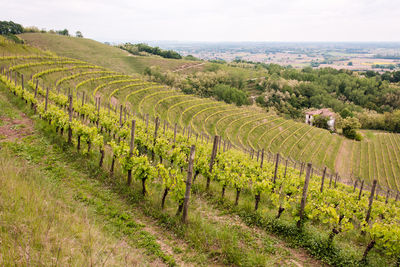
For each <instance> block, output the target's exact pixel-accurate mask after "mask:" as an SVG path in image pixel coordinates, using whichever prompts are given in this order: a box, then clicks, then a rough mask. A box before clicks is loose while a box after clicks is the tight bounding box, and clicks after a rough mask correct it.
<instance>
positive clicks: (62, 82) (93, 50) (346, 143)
mask: <svg viewBox="0 0 400 267" xmlns="http://www.w3.org/2000/svg"><path fill="white" fill-rule="evenodd" d="M21 37H22V38H24V39H25V40H27V42H28V43H29V44H32V45H36V46H39V47H42V48H45V49H48V50H51V51H53V50H54V51H55V52H57V54H59V55H61V56H69V57H71V58H77V59H79V60H75V59H71V58H58V59H57V60H54V59H53V60H51V59H50V58H48V55H51V54H52V53H51V52H42V50H39V49H36V50H35V49H34V48H29V49H30V50H29V49H28V50H26V51H25V50H24V51H22V50H21V51H9V50H4V51H2V54H4V55H10V54H18V55H23V54H34V55H36V57H25V58H23V57H19V58H15V59H7V57H3V58H2V59H1V62H0V64H1V66H2V67H10V66H13V68H14V69H15V70H17V69H18V71H19V72H21V73H23V74H25V75H26V77H30V76H31V75H36V76H37V77H40V81H41V82H40V83H41V84H45V85H46V86H47V87H50V88H51V90H56V89H55V87H57V90H61V91H62V92H65V91H66V90H74V92H75V94H76V95H78V97H81V96H82V94H83V93H84V94H85V96H86V97H87V98H88V99H89V101H92V102H93V101H94V97H95V96H97V97H101V103H102V104H103V105H106V106H108V105H110V106H111V107H112V108H113V109H117V108H118V106H119V105H124V106H126V107H128V108H129V109H130V111H131V112H133V111H135V112H140V113H146V114H149V115H151V116H154V117H155V116H160V117H161V119H163V120H166V121H168V122H169V124H171V125H173V124H175V123H176V124H177V125H178V126H179V127H181V128H187V127H189V128H191V129H192V131H193V132H194V133H195V134H199V135H202V136H205V135H207V136H213V135H215V134H218V135H221V137H222V138H223V139H224V140H225V141H226V142H229V143H231V144H232V146H233V147H235V148H237V149H242V150H246V151H249V150H255V151H257V150H262V149H265V150H266V151H268V152H272V153H277V152H279V153H281V154H282V155H283V156H286V157H290V158H293V159H295V160H298V161H302V162H312V163H313V164H314V165H315V166H319V167H320V168H323V167H324V166H326V167H328V168H329V169H330V172H331V173H336V172H337V173H338V174H339V175H340V176H341V177H342V179H343V180H344V181H347V182H351V181H353V180H354V179H365V180H366V182H367V183H370V182H371V181H372V180H373V179H377V180H378V181H379V185H380V186H381V187H382V188H385V187H389V188H391V189H393V190H399V189H400V188H399V186H400V182H399V181H397V179H398V178H396V174H398V173H399V171H400V161H399V159H400V152H399V147H400V136H399V135H397V134H388V133H383V132H373V131H363V132H362V133H363V135H364V137H365V138H364V140H363V141H361V142H356V141H351V140H348V139H345V138H344V137H342V136H340V135H337V134H331V133H329V132H328V131H326V130H322V129H317V128H313V127H310V126H308V125H305V124H303V123H299V122H295V121H292V120H286V119H283V118H281V117H279V116H277V115H274V114H272V113H266V112H264V111H263V110H262V109H260V108H258V107H256V106H248V107H236V106H234V105H230V104H225V103H223V102H218V101H215V100H212V99H206V98H199V97H195V96H191V95H185V94H183V93H182V92H180V90H178V89H172V88H168V87H166V86H162V85H159V84H155V83H152V82H148V81H145V80H143V79H142V78H141V77H140V76H139V75H138V74H134V75H122V74H121V73H126V74H132V73H136V72H140V71H141V68H142V67H143V66H145V65H146V66H150V65H160V66H161V67H162V68H165V66H166V65H168V66H170V68H171V69H173V68H176V67H178V65H179V64H183V63H184V61H182V62H180V63H179V64H178V63H177V62H178V60H167V59H161V58H152V57H131V56H129V55H127V54H126V52H124V51H122V50H120V49H117V48H115V47H111V46H108V45H104V44H101V43H98V42H95V41H93V40H88V39H81V38H73V37H64V36H57V35H51V34H23V35H22V36H21ZM61 43H62V44H63V45H62V46H61V45H59V44H61ZM126 58H131V61H130V62H129V61H127V60H126ZM80 60H85V61H88V62H90V63H86V62H85V61H80ZM133 62H135V63H133ZM98 65H100V66H101V67H100V66H98ZM139 65H140V68H138V67H137V66H139ZM110 69H112V70H110ZM113 71H117V72H113Z"/></svg>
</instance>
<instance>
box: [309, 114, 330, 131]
mask: <svg viewBox="0 0 400 267" xmlns="http://www.w3.org/2000/svg"><path fill="white" fill-rule="evenodd" d="M328 121H329V117H327V116H322V115H315V116H314V119H313V125H314V126H315V127H318V128H322V129H328V128H329V126H328Z"/></svg>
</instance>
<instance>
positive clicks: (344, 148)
mask: <svg viewBox="0 0 400 267" xmlns="http://www.w3.org/2000/svg"><path fill="white" fill-rule="evenodd" d="M349 142H351V141H348V140H346V139H344V140H343V142H342V143H341V144H340V148H339V151H338V153H337V156H336V160H335V168H336V170H337V172H339V174H340V176H341V178H342V180H341V181H340V182H342V183H345V184H351V183H352V182H351V180H350V179H349V178H348V176H349V174H348V171H347V166H348V165H350V164H353V163H352V162H349V161H350V160H351V151H349V149H348V144H349Z"/></svg>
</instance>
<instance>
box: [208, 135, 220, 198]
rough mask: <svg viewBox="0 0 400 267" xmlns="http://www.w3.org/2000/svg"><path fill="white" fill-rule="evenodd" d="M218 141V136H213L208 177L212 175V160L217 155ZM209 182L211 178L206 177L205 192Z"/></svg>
mask: <svg viewBox="0 0 400 267" xmlns="http://www.w3.org/2000/svg"><path fill="white" fill-rule="evenodd" d="M218 140H219V136H218V135H216V136H214V144H213V149H212V152H211V159H210V169H209V172H210V175H211V173H212V169H213V166H214V160H215V157H216V155H217V149H218ZM210 181H211V177H210V176H207V184H206V190H208V189H209V188H210Z"/></svg>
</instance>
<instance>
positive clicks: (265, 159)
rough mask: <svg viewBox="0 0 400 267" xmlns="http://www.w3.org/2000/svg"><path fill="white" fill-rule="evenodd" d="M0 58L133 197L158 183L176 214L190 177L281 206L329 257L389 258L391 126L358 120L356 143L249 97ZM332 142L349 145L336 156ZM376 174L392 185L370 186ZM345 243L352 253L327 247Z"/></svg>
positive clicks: (30, 98) (399, 254)
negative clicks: (381, 128) (310, 230)
mask: <svg viewBox="0 0 400 267" xmlns="http://www.w3.org/2000/svg"><path fill="white" fill-rule="evenodd" d="M0 66H1V82H2V83H3V84H5V85H6V87H7V88H8V89H9V90H10V92H12V93H13V94H14V95H16V96H18V97H19V98H22V99H23V100H25V101H26V104H27V105H28V106H31V107H32V109H34V110H35V112H36V113H37V114H38V115H39V116H40V118H41V119H42V120H44V121H46V122H48V123H49V124H50V125H52V127H53V128H54V131H56V132H58V133H60V134H61V135H63V136H64V135H67V137H66V138H67V143H68V144H70V145H72V146H74V147H76V149H77V151H78V152H79V153H84V154H93V153H96V154H98V156H99V162H98V168H103V169H106V170H108V171H109V172H110V175H113V174H114V173H115V172H116V168H121V170H122V171H123V172H124V173H125V175H126V184H127V186H128V187H129V186H131V184H132V183H133V181H138V182H139V183H140V184H141V191H142V195H143V197H146V196H148V194H149V187H152V186H154V184H157V185H158V189H159V190H158V194H159V195H160V198H161V203H160V208H161V209H164V208H165V205H166V201H167V200H168V199H171V200H172V203H174V204H170V205H175V206H176V208H177V215H180V216H181V220H182V223H184V224H185V223H187V214H188V212H190V206H189V201H190V195H191V193H192V194H193V193H194V192H192V190H191V188H192V186H196V185H198V184H204V185H205V187H204V189H203V190H204V192H210V190H211V188H213V189H215V188H217V190H218V191H219V192H220V193H219V194H220V200H221V201H222V202H225V201H226V202H229V203H232V205H233V206H234V207H238V206H240V205H241V203H242V202H245V201H246V203H252V204H251V205H252V207H251V208H250V210H253V211H255V212H256V214H259V213H257V212H260V213H261V214H262V213H264V212H266V211H269V212H272V213H274V214H275V218H273V220H275V221H279V220H281V219H282V218H285V219H286V220H287V221H288V222H289V224H291V225H293V226H294V227H295V228H294V229H297V230H296V231H298V232H296V233H295V234H296V235H298V234H300V235H301V233H302V231H303V229H304V227H305V224H307V225H309V227H315V228H318V229H322V231H325V233H326V234H327V239H326V241H324V242H325V243H324V244H326V245H327V246H328V248H331V250H329V251H330V252H329V253H327V255H323V258H324V259H325V260H327V261H328V262H330V263H331V264H334V265H335V264H338V262H336V261H341V264H343V262H346V260H347V261H348V262H347V264H350V262H352V264H354V262H353V261H352V260H353V258H352V257H354V258H357V259H358V260H359V262H358V263H360V264H365V263H367V259H368V255H369V252H370V251H371V250H372V251H373V250H375V251H378V253H379V255H386V256H387V258H388V260H389V261H390V262H391V263H393V264H394V263H397V264H399V260H400V245H399V244H400V228H399V227H398V225H399V220H400V203H399V197H400V196H399V193H398V191H397V189H398V188H397V182H396V180H395V174H396V173H398V171H399V166H398V164H399V161H398V157H400V155H398V153H397V151H398V149H396V148H397V145H398V142H400V140H398V136H397V135H394V134H388V133H371V132H366V133H365V135H366V136H367V137H368V138H367V141H365V142H358V143H355V142H351V141H348V140H345V139H343V138H341V137H339V136H337V135H331V134H330V133H329V132H327V131H324V130H320V129H316V128H311V127H309V126H306V125H304V124H302V123H297V122H293V121H290V120H284V119H282V118H280V117H278V116H276V115H273V114H266V113H262V112H260V111H259V110H257V109H256V108H254V107H249V108H237V107H235V106H232V105H228V104H224V103H221V102H216V101H213V100H210V99H200V98H197V97H193V96H189V95H184V94H182V93H180V92H179V91H178V90H173V89H170V88H167V87H164V86H160V85H158V84H155V83H152V82H147V81H145V80H142V79H140V78H139V77H131V76H126V75H121V74H118V73H115V72H112V71H109V70H107V69H105V68H103V67H99V66H95V65H91V64H88V63H86V62H82V61H79V60H73V59H69V58H63V57H57V56H49V55H13V56H4V57H2V58H1V60H0ZM343 147H345V148H347V149H342V148H343ZM341 150H344V151H346V152H347V153H348V154H347V155H346V158H345V159H343V160H342V162H340V163H338V161H339V160H341V158H340V155H341V153H345V152H343V151H342V152H341ZM94 151H97V152H94ZM276 152H279V153H278V154H276ZM340 152H341V153H340ZM107 154H109V155H111V158H112V161H111V163H110V166H105V164H104V159H105V157H106V156H107ZM349 158H351V159H352V160H351V161H350V160H348V159H349ZM293 159H297V161H296V160H293ZM304 162H312V163H313V165H315V166H317V167H322V166H324V165H326V166H327V167H329V168H330V169H331V170H334V169H335V165H340V166H342V170H347V171H350V172H351V173H353V176H354V177H357V176H359V177H362V178H365V180H356V179H354V181H352V184H351V185H350V186H349V185H346V184H345V183H341V182H340V176H339V175H338V174H337V173H336V172H335V171H330V172H329V171H327V168H322V169H321V168H313V165H312V164H311V163H308V164H305V163H304ZM342 176H344V175H342ZM342 180H343V177H342ZM344 182H347V181H344ZM378 183H379V184H381V188H387V187H389V188H391V189H392V190H384V191H383V190H381V194H380V195H378V193H377V184H378ZM168 203H171V202H168ZM260 216H262V215H260ZM265 220H267V219H264V222H262V221H263V220H261V219H260V220H259V221H257V222H253V223H255V224H261V225H262V224H263V223H264V226H267V227H269V228H272V229H274V227H273V226H271V225H274V221H272V222H269V223H268V222H266V221H265ZM270 220H271V219H270ZM267 221H268V220H267ZM339 238H340V240H341V241H342V242H344V241H343V240H347V241H345V242H346V244H345V245H344V247H337V246H335V240H337V239H339ZM308 246H310V247H308V249H310V250H311V252H312V253H315V251H314V250H316V249H317V248H315V247H312V245H308ZM346 247H356V248H358V249H357V253H358V254H357V253H356V255H355V256H354V255H350V256H344V254H345V253H344V254H343V255H342V254H340V253H339V252H337V251H340V250H343V251H346ZM332 251H333V252H332ZM335 253H339V254H335ZM339 256H340V257H339ZM346 257H347V258H346ZM335 258H337V259H335ZM335 260H336V261H335Z"/></svg>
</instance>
